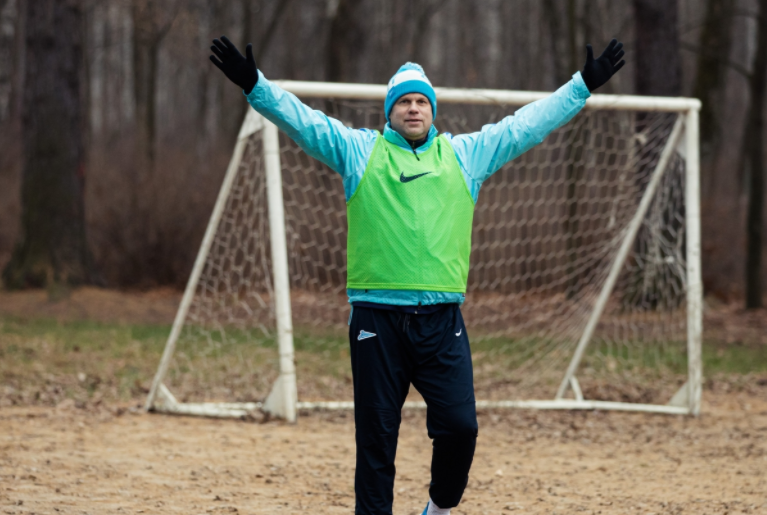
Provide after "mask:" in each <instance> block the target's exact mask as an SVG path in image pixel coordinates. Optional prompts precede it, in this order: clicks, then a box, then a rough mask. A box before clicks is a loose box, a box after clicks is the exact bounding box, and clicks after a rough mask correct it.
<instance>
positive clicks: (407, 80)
mask: <svg viewBox="0 0 767 515" xmlns="http://www.w3.org/2000/svg"><path fill="white" fill-rule="evenodd" d="M408 93H420V94H422V95H424V96H425V97H426V98H428V99H429V103H430V104H431V114H432V116H433V117H434V118H436V117H437V96H436V95H435V94H434V88H432V87H431V82H429V79H428V78H427V77H426V74H425V73H424V72H423V68H421V65H420V64H417V63H405V64H403V65H402V66H400V68H399V70H397V73H395V74H394V76H393V77H392V78H391V79H390V80H389V87H388V88H387V90H386V100H385V101H384V111H385V112H386V121H387V122H388V121H389V113H390V112H391V108H392V107H393V106H394V102H396V101H397V99H398V98H399V97H401V96H402V95H407V94H408Z"/></svg>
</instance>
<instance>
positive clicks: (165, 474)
mask: <svg viewBox="0 0 767 515" xmlns="http://www.w3.org/2000/svg"><path fill="white" fill-rule="evenodd" d="M429 459H430V442H429V440H428V438H427V437H426V435H425V429H424V415H423V413H420V412H409V413H407V414H406V416H405V419H404V421H403V425H402V430H401V437H400V447H399V453H398V457H397V465H398V469H397V482H396V485H395V491H396V496H395V506H394V513H395V514H398V515H399V514H414V515H419V514H420V513H421V510H422V509H423V506H424V505H425V502H426V500H427V485H428V481H429V475H428V471H429ZM353 474H354V426H353V423H352V420H351V414H346V413H343V414H339V413H317V412H314V413H307V414H304V415H302V416H301V417H300V419H299V422H298V424H296V425H287V424H284V423H281V422H277V421H272V422H266V423H253V422H242V421H235V420H211V419H195V418H182V417H171V416H165V415H154V414H144V413H141V412H140V411H139V410H136V409H122V408H119V409H118V408H111V409H105V408H90V409H77V408H75V406H74V403H73V402H72V401H64V402H63V403H61V404H60V405H59V406H58V407H56V408H44V407H13V408H4V409H3V410H2V411H0V513H4V514H31V513H46V514H47V513H51V514H54V513H65V514H66V513H72V514H75V513H76V514H85V513H87V514H100V513H119V514H124V513H188V514H195V513H253V514H261V513H264V514H265V513H286V514H287V513H317V514H335V513H352V512H353V508H354V493H353V479H352V478H353ZM506 512H518V513H547V514H554V513H560V514H564V513H604V514H608V513H642V514H649V513H690V514H707V513H716V514H726V513H728V514H731V513H765V514H767V388H765V387H761V388H758V389H757V390H752V391H751V392H748V393H747V392H743V391H742V392H735V393H733V392H729V393H723V392H719V393H717V392H709V393H707V396H706V402H705V406H704V414H703V415H702V416H701V417H700V418H698V419H694V418H689V417H673V416H666V415H645V414H628V413H605V412H581V413H572V412H559V413H555V412H537V411H498V412H483V413H481V414H480V437H479V441H478V448H477V454H476V458H475V462H474V467H473V468H472V472H471V479H470V482H469V486H468V488H467V490H466V494H465V496H464V499H463V501H462V503H461V504H460V506H458V508H456V509H455V510H454V511H453V513H454V514H456V515H459V514H480V513H483V514H484V513H506Z"/></svg>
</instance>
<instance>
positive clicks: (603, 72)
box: [451, 39, 625, 191]
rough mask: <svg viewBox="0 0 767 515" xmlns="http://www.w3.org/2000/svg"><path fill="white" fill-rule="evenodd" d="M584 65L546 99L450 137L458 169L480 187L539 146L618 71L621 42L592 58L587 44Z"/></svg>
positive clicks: (621, 60)
mask: <svg viewBox="0 0 767 515" xmlns="http://www.w3.org/2000/svg"><path fill="white" fill-rule="evenodd" d="M586 54H587V55H586V64H585V65H584V67H583V71H582V72H577V73H576V74H575V75H573V78H572V80H571V81H570V82H568V83H567V84H565V85H564V86H562V87H561V88H559V89H558V90H557V91H555V92H554V93H552V94H551V95H550V96H548V97H546V98H544V99H541V100H538V101H536V102H533V103H531V104H528V105H526V106H524V107H523V108H521V109H519V110H518V111H517V112H516V113H514V114H513V115H511V116H507V117H506V118H504V119H503V120H501V121H500V122H498V123H495V124H489V125H485V126H484V127H482V130H481V131H479V132H474V133H471V134H462V135H459V136H455V137H453V138H452V140H451V143H452V145H453V148H454V149H455V153H456V156H457V157H458V160H459V162H460V163H461V166H462V167H463V168H464V170H465V171H466V174H467V175H468V176H469V177H470V178H471V179H472V180H474V181H475V187H476V188H477V191H478V188H479V186H480V185H481V184H482V183H483V182H484V181H485V180H486V179H487V178H488V177H490V176H491V175H492V174H493V173H495V172H496V171H498V170H499V169H500V168H501V167H502V166H503V165H505V164H506V163H508V162H509V161H511V160H512V159H515V158H516V157H518V156H520V155H522V154H524V153H525V152H527V151H528V150H530V149H531V148H533V147H534V146H536V145H538V144H539V143H541V142H542V141H543V140H544V139H545V138H546V136H548V135H549V134H550V133H551V132H552V131H554V130H556V129H558V128H559V127H561V126H562V125H564V124H566V123H567V122H569V121H570V120H571V119H572V118H573V117H574V116H575V115H576V114H578V112H579V111H580V110H581V109H582V108H583V106H584V105H585V104H586V99H587V98H588V97H589V96H591V92H592V91H594V90H595V89H597V88H598V87H600V86H602V85H604V84H605V83H606V82H607V81H608V80H610V77H612V76H613V75H614V74H615V73H616V72H617V71H618V70H620V69H621V68H622V67H623V65H624V64H625V61H624V60H623V56H624V51H623V43H619V42H618V41H617V40H615V39H613V40H612V41H610V44H609V45H608V46H607V48H606V49H605V51H604V52H603V53H602V55H601V56H599V58H597V59H594V55H593V51H592V49H591V45H586Z"/></svg>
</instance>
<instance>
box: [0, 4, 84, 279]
mask: <svg viewBox="0 0 767 515" xmlns="http://www.w3.org/2000/svg"><path fill="white" fill-rule="evenodd" d="M25 8H26V42H25V44H26V56H27V63H26V79H25V88H24V93H23V95H24V98H23V139H24V168H23V177H22V190H21V199H22V220H21V222H22V224H21V226H22V231H21V235H20V238H19V240H18V242H17V245H16V248H15V250H14V253H13V256H12V258H11V261H10V263H9V264H8V266H7V267H6V268H5V270H4V272H3V278H4V280H5V283H6V286H8V287H11V288H23V287H28V286H49V287H50V286H56V285H64V286H67V285H75V284H83V283H89V282H92V281H93V279H94V275H95V274H94V272H93V270H92V267H91V264H90V259H89V255H88V251H87V246H86V237H85V215H84V211H85V210H84V202H83V186H84V170H83V166H84V159H83V139H82V134H83V127H82V125H83V124H82V112H83V107H84V103H83V102H82V98H81V90H82V84H81V75H82V74H81V69H82V64H83V63H82V61H83V60H82V45H81V41H80V35H81V34H83V27H82V22H83V16H82V9H81V5H80V3H79V2H77V1H73V0H69V1H64V0H39V1H35V2H25Z"/></svg>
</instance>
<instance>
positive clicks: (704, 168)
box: [693, 0, 735, 197]
mask: <svg viewBox="0 0 767 515" xmlns="http://www.w3.org/2000/svg"><path fill="white" fill-rule="evenodd" d="M734 9H735V0H708V2H707V6H706V19H705V21H704V24H703V32H702V33H701V36H700V51H699V53H698V56H697V61H698V62H697V73H696V76H695V84H694V86H693V96H694V97H695V98H699V99H700V100H701V102H703V106H702V108H701V111H700V164H701V185H702V187H703V188H702V189H703V196H704V197H708V196H709V195H711V194H712V193H713V191H714V188H715V186H714V184H713V181H714V170H713V167H714V165H715V163H716V156H717V153H718V150H719V143H720V137H721V134H722V133H721V124H722V114H723V113H722V111H723V109H722V106H723V104H724V88H725V85H726V78H727V70H728V68H727V60H728V59H729V56H730V47H731V46H732V26H733V24H732V15H733V12H734Z"/></svg>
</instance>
